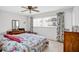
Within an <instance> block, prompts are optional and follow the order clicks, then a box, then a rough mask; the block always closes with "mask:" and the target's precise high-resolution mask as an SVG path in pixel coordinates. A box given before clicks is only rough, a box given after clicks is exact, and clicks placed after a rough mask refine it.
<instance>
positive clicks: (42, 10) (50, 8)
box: [0, 6, 71, 15]
mask: <svg viewBox="0 0 79 59" xmlns="http://www.w3.org/2000/svg"><path fill="white" fill-rule="evenodd" d="M70 7H71V6H70ZM70 7H69V6H38V10H39V11H40V12H32V13H31V14H32V15H34V14H40V13H45V12H50V11H56V10H59V9H64V8H70ZM0 10H3V11H8V12H12V13H16V14H20V15H29V14H30V13H29V11H27V12H21V11H23V10H24V9H23V8H21V6H0Z"/></svg>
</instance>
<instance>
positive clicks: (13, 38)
mask: <svg viewBox="0 0 79 59" xmlns="http://www.w3.org/2000/svg"><path fill="white" fill-rule="evenodd" d="M4 37H6V38H8V39H10V40H12V41H16V42H19V43H20V42H21V41H20V39H19V38H17V37H15V36H12V35H9V34H4Z"/></svg>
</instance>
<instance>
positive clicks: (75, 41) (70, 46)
mask: <svg viewBox="0 0 79 59" xmlns="http://www.w3.org/2000/svg"><path fill="white" fill-rule="evenodd" d="M64 51H65V52H79V33H78V32H64Z"/></svg>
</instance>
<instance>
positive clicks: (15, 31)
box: [7, 28, 37, 35]
mask: <svg viewBox="0 0 79 59" xmlns="http://www.w3.org/2000/svg"><path fill="white" fill-rule="evenodd" d="M22 33H31V34H37V33H36V32H31V31H25V29H24V28H20V29H17V30H12V31H7V34H10V35H17V34H22Z"/></svg>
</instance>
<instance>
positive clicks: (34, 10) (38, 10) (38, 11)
mask: <svg viewBox="0 0 79 59" xmlns="http://www.w3.org/2000/svg"><path fill="white" fill-rule="evenodd" d="M32 11H36V12H40V11H39V10H34V9H32Z"/></svg>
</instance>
